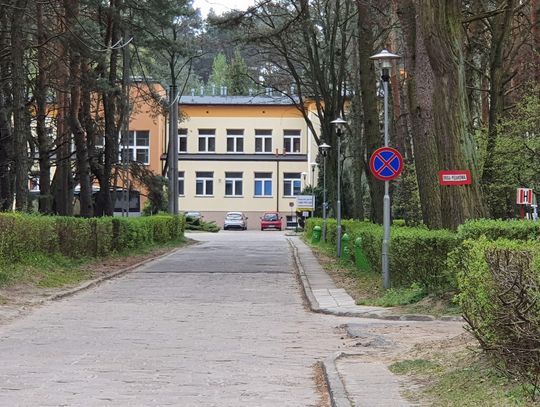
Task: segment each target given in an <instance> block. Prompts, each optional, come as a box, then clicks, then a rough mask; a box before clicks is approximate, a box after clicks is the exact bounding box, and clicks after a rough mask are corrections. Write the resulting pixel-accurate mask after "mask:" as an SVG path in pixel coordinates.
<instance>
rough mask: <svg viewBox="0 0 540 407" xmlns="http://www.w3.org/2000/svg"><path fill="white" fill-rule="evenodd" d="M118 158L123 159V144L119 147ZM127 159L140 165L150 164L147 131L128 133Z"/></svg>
mask: <svg viewBox="0 0 540 407" xmlns="http://www.w3.org/2000/svg"><path fill="white" fill-rule="evenodd" d="M120 147H121V148H120V158H121V159H122V158H125V157H126V156H125V153H124V151H125V147H124V144H122V145H121V146H120ZM127 158H128V159H129V160H130V161H138V162H140V163H141V164H149V163H150V132H149V131H148V130H136V131H130V132H129V136H128V149H127Z"/></svg>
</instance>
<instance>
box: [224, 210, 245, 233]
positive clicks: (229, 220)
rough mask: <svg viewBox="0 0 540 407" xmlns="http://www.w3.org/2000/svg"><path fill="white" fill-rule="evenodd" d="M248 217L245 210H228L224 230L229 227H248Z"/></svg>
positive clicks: (243, 228) (241, 228)
mask: <svg viewBox="0 0 540 407" xmlns="http://www.w3.org/2000/svg"><path fill="white" fill-rule="evenodd" d="M247 219H248V218H247V217H246V215H244V213H243V212H227V214H226V215H225V221H224V222H223V230H227V229H240V230H246V229H247Z"/></svg>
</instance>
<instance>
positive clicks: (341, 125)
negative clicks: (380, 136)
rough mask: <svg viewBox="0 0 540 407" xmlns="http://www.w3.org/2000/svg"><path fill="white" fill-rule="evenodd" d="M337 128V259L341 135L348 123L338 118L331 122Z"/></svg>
mask: <svg viewBox="0 0 540 407" xmlns="http://www.w3.org/2000/svg"><path fill="white" fill-rule="evenodd" d="M330 123H331V124H333V125H334V126H336V129H337V132H336V135H337V205H336V206H337V219H336V220H337V228H336V234H337V236H336V238H337V257H338V258H340V257H341V170H340V159H341V133H342V132H343V130H344V129H345V125H346V124H347V122H346V121H345V120H343V119H342V118H341V117H338V118H337V119H336V120H332V121H331V122H330Z"/></svg>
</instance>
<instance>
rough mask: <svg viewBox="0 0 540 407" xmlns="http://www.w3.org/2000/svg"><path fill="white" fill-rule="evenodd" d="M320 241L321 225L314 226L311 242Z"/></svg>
mask: <svg viewBox="0 0 540 407" xmlns="http://www.w3.org/2000/svg"><path fill="white" fill-rule="evenodd" d="M320 241H321V227H320V226H315V227H314V228H313V233H312V234H311V243H312V244H315V243H319V242H320Z"/></svg>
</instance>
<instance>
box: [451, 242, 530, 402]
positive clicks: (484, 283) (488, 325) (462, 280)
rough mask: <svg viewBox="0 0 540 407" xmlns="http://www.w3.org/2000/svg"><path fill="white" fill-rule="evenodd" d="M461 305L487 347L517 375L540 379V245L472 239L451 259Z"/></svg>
mask: <svg viewBox="0 0 540 407" xmlns="http://www.w3.org/2000/svg"><path fill="white" fill-rule="evenodd" d="M449 264H450V265H451V266H452V267H454V268H455V269H456V270H457V271H458V272H457V282H458V286H459V290H460V293H459V295H458V300H459V303H460V305H461V308H462V310H463V316H464V318H465V320H466V321H467V323H468V324H469V329H470V331H471V332H472V333H473V335H474V336H475V337H476V339H478V341H479V343H480V345H481V346H482V348H483V349H484V350H485V351H486V352H487V353H488V354H490V355H491V356H493V357H494V358H495V360H497V361H498V362H500V363H502V365H503V366H504V367H505V370H506V371H507V372H508V373H509V374H510V375H512V376H514V377H518V378H520V379H521V381H522V382H524V383H525V384H528V385H531V386H532V394H533V395H534V394H535V392H536V390H537V388H536V386H537V385H538V380H539V379H540V278H539V277H540V244H538V243H535V242H530V243H523V242H515V241H509V240H497V241H489V240H487V239H486V238H485V237H483V238H480V239H479V240H478V241H472V240H468V241H466V242H464V243H463V245H462V246H461V247H460V248H459V249H458V250H456V251H454V252H453V253H452V255H451V261H450V263H449Z"/></svg>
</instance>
